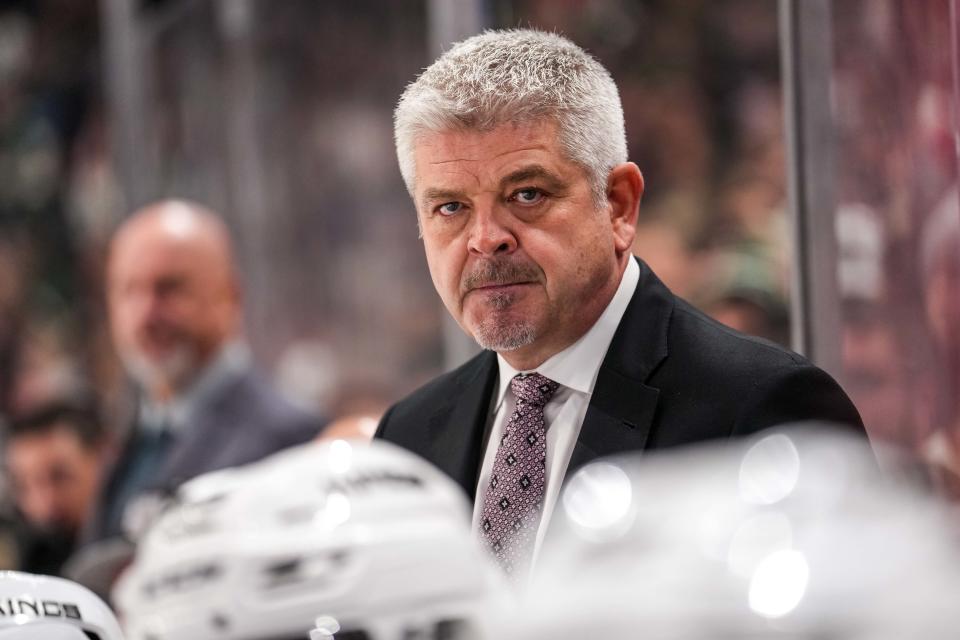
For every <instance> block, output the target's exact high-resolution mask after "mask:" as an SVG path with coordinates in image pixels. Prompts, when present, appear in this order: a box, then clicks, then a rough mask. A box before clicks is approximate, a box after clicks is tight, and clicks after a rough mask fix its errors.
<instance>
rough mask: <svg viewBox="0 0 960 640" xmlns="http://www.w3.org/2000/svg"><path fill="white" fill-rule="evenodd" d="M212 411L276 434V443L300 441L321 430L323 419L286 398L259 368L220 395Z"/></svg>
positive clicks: (256, 428) (239, 424)
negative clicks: (258, 370)
mask: <svg viewBox="0 0 960 640" xmlns="http://www.w3.org/2000/svg"><path fill="white" fill-rule="evenodd" d="M215 411H216V412H217V413H219V414H220V415H221V416H223V417H224V418H227V417H228V416H229V419H231V420H234V421H235V424H237V425H238V426H241V425H242V427H243V428H248V429H250V430H252V431H255V432H257V433H258V434H260V435H261V436H270V437H273V438H275V439H276V440H277V441H278V443H279V444H281V445H283V446H287V445H288V444H299V443H300V442H304V441H306V440H309V439H310V438H312V437H313V436H315V435H316V434H317V433H319V432H320V429H321V425H322V420H321V419H320V418H319V417H318V416H317V415H314V414H311V413H309V412H307V411H305V410H303V409H300V408H299V407H297V406H295V405H294V404H293V403H292V402H290V401H289V400H287V398H286V397H284V396H283V395H282V394H281V393H280V392H279V391H278V390H277V389H276V388H274V387H273V385H271V384H270V383H269V382H268V381H267V380H266V379H265V378H264V377H263V376H262V375H261V374H260V373H259V372H256V371H250V372H249V373H247V374H246V375H243V376H241V377H240V378H239V379H238V380H237V381H236V383H235V384H233V385H231V386H230V388H229V389H227V390H226V391H225V393H224V394H223V395H222V396H221V398H220V399H219V401H218V402H217V406H216V408H215Z"/></svg>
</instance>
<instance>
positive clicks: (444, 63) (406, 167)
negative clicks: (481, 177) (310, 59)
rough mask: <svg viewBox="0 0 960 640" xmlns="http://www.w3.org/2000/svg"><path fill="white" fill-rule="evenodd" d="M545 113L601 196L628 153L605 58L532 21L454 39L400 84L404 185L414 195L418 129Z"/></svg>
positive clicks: (520, 120)
mask: <svg viewBox="0 0 960 640" xmlns="http://www.w3.org/2000/svg"><path fill="white" fill-rule="evenodd" d="M543 119H554V120H555V121H556V122H557V124H558V127H559V141H560V145H561V147H562V148H563V150H564V152H565V153H566V155H567V158H568V159H569V160H570V161H572V162H574V163H576V164H578V165H580V166H582V167H583V168H584V169H585V170H586V172H587V175H588V177H589V180H590V182H591V187H592V190H593V195H594V199H595V200H596V202H597V204H598V205H599V204H601V203H602V202H603V200H604V199H605V196H606V190H607V178H608V176H609V175H610V170H611V169H613V167H615V166H616V165H617V164H620V163H621V162H626V160H627V140H626V132H625V130H624V124H623V108H622V107H621V106H620V95H619V93H618V92H617V86H616V85H615V84H614V82H613V78H611V77H610V74H609V73H608V72H607V70H606V69H605V68H604V67H603V65H601V64H600V63H599V62H597V61H596V60H595V59H594V58H593V57H592V56H590V55H589V54H588V53H587V52H585V51H584V50H583V49H581V48H580V47H578V46H577V45H575V44H573V43H572V42H570V41H569V40H567V39H566V38H564V37H562V36H559V35H556V34H553V33H545V32H542V31H535V30H530V29H511V30H504V31H487V32H486V33H483V34H481V35H478V36H474V37H472V38H469V39H467V40H464V41H463V42H459V43H457V44H455V45H454V46H453V47H452V48H451V49H450V50H449V51H447V52H446V53H444V54H443V55H442V56H440V57H439V58H438V59H437V61H436V62H434V63H433V64H432V65H430V66H429V67H427V69H426V70H425V71H424V72H423V73H422V74H421V75H420V76H419V77H418V78H417V79H416V80H415V81H414V82H412V83H411V84H410V85H409V86H408V87H407V88H406V90H405V91H404V92H403V95H402V96H401V97H400V102H399V103H398V104H397V109H396V111H395V113H394V138H395V141H396V145H397V159H398V160H399V162H400V173H401V174H402V175H403V180H404V182H405V183H406V185H407V190H408V191H409V192H410V194H411V195H413V188H414V178H415V174H416V167H415V166H414V156H413V152H414V146H415V145H416V144H417V142H418V137H419V136H421V135H423V134H426V133H437V132H443V131H450V130H476V131H489V130H491V129H494V128H496V127H498V126H500V125H503V124H524V123H529V122H531V121H536V120H543Z"/></svg>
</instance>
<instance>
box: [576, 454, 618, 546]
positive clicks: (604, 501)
mask: <svg viewBox="0 0 960 640" xmlns="http://www.w3.org/2000/svg"><path fill="white" fill-rule="evenodd" d="M632 498H633V488H632V487H631V485H630V478H628V477H627V474H626V473H624V472H623V470H622V469H620V467H617V466H616V465H613V464H610V463H608V462H597V463H594V464H591V465H589V466H587V467H584V468H583V469H581V470H580V471H579V472H578V473H577V474H576V476H574V478H573V480H571V481H570V485H569V486H568V487H567V489H566V491H564V494H563V508H564V510H565V511H566V513H567V517H568V518H570V521H571V522H573V523H575V524H577V525H579V526H581V527H583V528H584V529H587V530H594V531H597V530H601V529H606V528H608V527H611V526H613V525H615V524H618V523H620V522H621V521H622V520H623V518H624V517H625V516H626V515H627V513H628V512H629V510H630V502H631V500H632Z"/></svg>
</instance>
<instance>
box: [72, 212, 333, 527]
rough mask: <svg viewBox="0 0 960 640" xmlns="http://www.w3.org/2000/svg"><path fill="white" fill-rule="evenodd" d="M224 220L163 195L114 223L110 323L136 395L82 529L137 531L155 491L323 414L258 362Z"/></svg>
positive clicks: (237, 460) (313, 423)
mask: <svg viewBox="0 0 960 640" xmlns="http://www.w3.org/2000/svg"><path fill="white" fill-rule="evenodd" d="M232 254H233V251H232V247H231V242H230V238H229V233H228V231H227V227H226V225H225V224H224V223H223V222H222V220H221V219H220V217H219V216H218V215H217V214H215V213H213V212H212V211H209V210H207V209H205V208H203V207H201V206H200V205H198V204H195V203H191V202H184V201H173V200H169V201H162V202H158V203H155V204H152V205H149V206H147V207H145V208H143V209H142V210H140V211H138V212H136V213H135V214H134V215H133V216H132V217H131V218H129V219H128V220H127V221H126V222H125V223H124V224H123V225H122V226H121V227H120V228H119V229H118V230H117V232H116V234H115V235H114V237H113V240H112V243H111V247H110V257H109V261H108V266H107V297H108V310H109V316H110V328H111V333H112V337H113V341H114V345H115V347H116V350H117V352H118V354H119V356H120V358H121V359H122V361H123V363H124V365H125V367H126V369H127V371H128V372H129V374H130V376H131V377H132V378H133V380H134V381H135V383H136V384H137V386H138V388H139V391H140V394H139V406H138V408H137V415H136V420H135V424H134V425H133V427H132V429H131V431H130V433H129V436H128V438H127V441H126V443H125V445H124V447H123V450H122V452H121V455H120V456H119V459H118V460H117V462H116V464H115V466H114V467H113V469H112V471H111V472H110V474H109V476H108V478H107V480H106V482H105V484H104V487H103V490H102V494H101V496H100V505H99V509H98V512H97V513H96V514H95V518H94V520H93V522H91V527H90V530H89V537H90V539H92V540H98V539H104V538H110V537H115V536H119V535H121V534H124V533H125V534H128V535H130V534H135V533H136V531H137V530H139V529H140V528H142V526H144V525H145V524H146V523H147V521H148V520H149V519H150V517H151V516H152V515H154V514H155V512H156V509H157V506H158V504H159V502H160V501H161V500H162V496H165V495H167V494H169V493H170V492H171V491H172V490H173V489H175V488H176V487H177V486H178V485H179V484H181V483H182V482H184V481H185V480H187V479H189V478H192V477H194V476H196V475H198V474H201V473H204V472H206V471H211V470H215V469H221V468H224V467H230V466H234V465H238V464H244V463H248V462H251V461H254V460H257V459H259V458H261V457H263V456H265V455H267V454H269V453H272V452H274V451H277V450H279V449H283V448H286V447H289V446H291V445H295V444H299V443H301V442H305V441H307V440H309V439H311V438H313V437H314V436H316V435H317V433H318V432H319V431H320V426H321V425H320V422H319V420H318V419H317V418H316V417H314V416H311V415H308V414H306V413H303V412H301V411H300V410H298V409H295V408H294V407H293V406H292V405H291V404H289V403H288V402H287V401H286V400H285V399H283V398H281V397H280V396H279V395H278V393H277V392H276V391H274V390H273V388H272V387H271V386H270V385H269V384H268V383H267V381H266V380H264V379H263V378H262V377H261V376H260V375H259V374H258V373H257V372H256V371H255V370H254V367H253V365H252V362H251V357H250V353H249V349H248V347H247V346H246V344H245V342H244V339H243V334H242V319H241V318H242V296H241V287H240V283H239V281H238V277H237V273H236V270H235V266H234V261H233V255H232Z"/></svg>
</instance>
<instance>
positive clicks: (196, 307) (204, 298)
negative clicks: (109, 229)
mask: <svg viewBox="0 0 960 640" xmlns="http://www.w3.org/2000/svg"><path fill="white" fill-rule="evenodd" d="M207 253H208V252H206V251H204V249H203V247H202V246H198V245H197V243H196V242H193V241H190V240H181V239H176V238H170V237H167V236H163V235H156V234H151V233H140V234H138V235H134V236H132V237H127V238H123V239H122V240H121V241H120V242H118V243H117V245H116V246H115V248H114V251H113V254H112V255H111V260H110V269H109V292H108V298H109V300H108V303H109V310H110V326H111V331H112V335H113V340H114V344H115V346H116V348H117V350H118V352H119V353H120V355H121V357H122V358H123V359H124V362H125V364H126V365H127V367H128V368H129V369H130V372H131V374H132V375H133V376H134V377H136V378H138V379H139V380H140V382H141V383H143V384H144V385H146V386H148V387H153V386H155V385H165V386H168V387H170V388H172V389H178V388H182V387H183V386H184V385H186V384H187V383H188V382H189V381H190V379H191V378H192V377H193V375H194V374H195V373H196V371H197V370H198V369H199V368H200V367H201V366H203V365H204V364H206V362H207V361H208V360H209V359H210V357H211V356H212V355H213V354H215V353H216V351H217V350H218V349H219V347H220V346H221V345H222V343H223V342H224V340H225V339H226V338H227V337H228V336H229V335H230V333H231V332H232V330H233V327H234V320H235V315H236V313H237V308H236V301H235V299H234V298H233V296H232V291H231V290H230V286H229V283H228V278H227V276H226V275H224V273H225V268H226V267H225V266H223V265H219V264H217V262H216V260H214V259H213V257H212V256H210V255H207Z"/></svg>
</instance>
